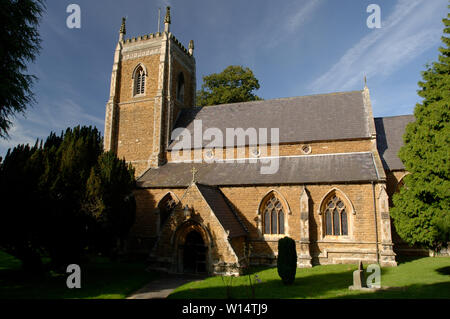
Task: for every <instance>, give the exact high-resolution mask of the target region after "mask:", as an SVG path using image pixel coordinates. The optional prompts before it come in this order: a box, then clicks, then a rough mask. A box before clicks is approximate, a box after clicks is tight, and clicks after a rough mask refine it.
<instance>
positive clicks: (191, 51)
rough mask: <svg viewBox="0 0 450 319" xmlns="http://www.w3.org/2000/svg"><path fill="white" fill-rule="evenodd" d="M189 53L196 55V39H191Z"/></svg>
mask: <svg viewBox="0 0 450 319" xmlns="http://www.w3.org/2000/svg"><path fill="white" fill-rule="evenodd" d="M189 54H190V55H194V40H191V41H189Z"/></svg>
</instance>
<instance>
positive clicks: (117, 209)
mask: <svg viewBox="0 0 450 319" xmlns="http://www.w3.org/2000/svg"><path fill="white" fill-rule="evenodd" d="M134 187H135V178H134V169H133V168H132V167H131V165H129V164H126V162H125V160H120V159H118V158H117V156H116V155H115V154H114V153H113V152H111V151H110V152H106V153H103V154H102V155H100V157H99V158H98V165H96V166H95V167H92V169H91V173H90V176H89V179H88V180H87V187H86V195H85V196H86V199H85V201H84V203H85V206H84V210H85V211H86V213H87V214H89V215H90V216H92V217H93V218H94V220H95V223H94V227H93V229H92V230H93V232H92V234H93V236H94V242H95V243H96V244H97V245H96V249H97V250H98V251H100V252H102V253H104V254H106V255H109V256H115V255H116V254H117V250H118V249H119V247H120V242H121V241H122V240H123V239H125V238H126V236H127V235H128V232H129V230H130V228H131V226H132V225H133V223H134V220H135V214H136V202H135V199H134V195H133V193H132V191H133V189H134Z"/></svg>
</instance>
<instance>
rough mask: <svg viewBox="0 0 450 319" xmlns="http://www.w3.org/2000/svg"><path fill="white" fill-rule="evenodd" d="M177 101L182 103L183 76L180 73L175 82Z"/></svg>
mask: <svg viewBox="0 0 450 319" xmlns="http://www.w3.org/2000/svg"><path fill="white" fill-rule="evenodd" d="M177 100H178V101H179V102H182V103H183V102H184V75H183V72H180V74H179V75H178V80H177Z"/></svg>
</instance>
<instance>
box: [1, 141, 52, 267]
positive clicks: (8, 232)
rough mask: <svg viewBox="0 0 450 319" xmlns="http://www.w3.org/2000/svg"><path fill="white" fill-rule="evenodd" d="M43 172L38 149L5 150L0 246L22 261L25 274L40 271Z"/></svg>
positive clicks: (24, 146) (2, 176)
mask: <svg viewBox="0 0 450 319" xmlns="http://www.w3.org/2000/svg"><path fill="white" fill-rule="evenodd" d="M42 169H43V161H42V152H41V151H40V149H38V147H37V146H34V147H30V146H29V145H18V146H16V147H15V148H14V149H13V150H8V153H7V154H6V156H5V159H4V161H3V162H2V163H1V166H0V200H1V203H2V209H1V213H0V247H2V249H3V250H5V251H6V252H8V253H9V254H11V255H13V256H16V257H17V258H18V259H20V260H22V265H23V268H24V269H25V270H26V271H28V272H40V271H41V270H42V268H41V266H42V263H41V258H40V253H41V252H42V249H41V247H42V237H41V236H40V233H41V229H42V227H43V226H44V219H43V218H42V216H40V204H41V200H40V197H41V189H40V187H39V177H40V174H41V172H42Z"/></svg>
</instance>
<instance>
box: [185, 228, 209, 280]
mask: <svg viewBox="0 0 450 319" xmlns="http://www.w3.org/2000/svg"><path fill="white" fill-rule="evenodd" d="M206 250H207V249H206V245H205V242H204V241H203V238H202V235H200V234H199V233H198V232H197V231H195V230H192V231H191V232H189V233H188V234H187V235H186V240H185V242H184V246H183V272H185V273H206Z"/></svg>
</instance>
